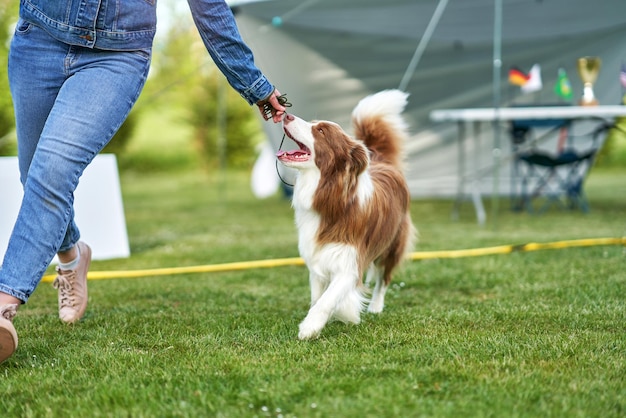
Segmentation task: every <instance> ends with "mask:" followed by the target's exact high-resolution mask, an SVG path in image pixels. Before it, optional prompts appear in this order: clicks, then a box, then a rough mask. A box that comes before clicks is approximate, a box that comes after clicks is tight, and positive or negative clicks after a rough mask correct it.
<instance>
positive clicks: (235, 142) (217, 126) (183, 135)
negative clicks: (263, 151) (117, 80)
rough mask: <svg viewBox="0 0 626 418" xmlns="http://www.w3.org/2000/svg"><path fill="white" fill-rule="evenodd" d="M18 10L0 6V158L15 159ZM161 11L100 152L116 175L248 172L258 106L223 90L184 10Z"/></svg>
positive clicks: (258, 137) (11, 4)
mask: <svg viewBox="0 0 626 418" xmlns="http://www.w3.org/2000/svg"><path fill="white" fill-rule="evenodd" d="M18 6H19V2H17V1H14V0H0V29H2V30H0V155H15V153H16V146H15V135H14V119H13V109H12V103H11V96H10V92H9V87H8V80H7V56H8V48H9V43H10V38H11V36H12V33H13V28H14V25H15V22H16V21H17V15H18ZM166 7H168V8H169V10H168V11H167V16H168V21H169V22H168V24H167V25H166V28H165V31H163V29H162V28H161V27H159V32H158V33H157V38H156V40H155V44H154V50H153V58H152V68H151V71H150V75H149V77H148V80H147V82H146V86H145V88H144V91H143V92H142V94H141V97H140V98H139V100H138V102H137V104H136V106H135V107H134V109H133V110H132V111H131V113H130V115H129V117H128V118H127V120H126V121H125V122H124V124H123V125H122V127H121V128H120V129H119V131H118V132H117V134H116V135H115V136H114V137H113V139H112V140H111V142H110V143H109V144H108V145H107V146H106V147H105V149H104V150H103V152H105V153H114V154H116V156H117V158H118V163H119V165H120V167H121V168H122V169H138V170H142V171H145V170H176V169H186V168H189V167H190V166H191V167H201V168H203V169H206V170H208V171H212V170H214V169H217V168H225V167H228V168H232V169H249V168H251V167H252V164H253V163H254V160H255V159H256V155H257V151H256V150H257V147H258V144H259V143H260V142H261V141H263V133H262V130H261V121H260V118H259V117H258V116H257V115H256V113H258V111H257V110H256V107H251V106H249V105H248V103H247V102H246V101H245V100H244V99H243V98H242V97H240V96H239V94H238V93H237V92H235V91H234V90H233V89H232V88H231V87H230V86H228V83H227V81H226V78H225V77H224V76H223V75H222V74H221V73H220V72H219V70H218V69H217V67H216V66H215V64H214V63H213V61H212V60H211V58H210V57H209V55H208V53H207V51H206V49H205V48H204V45H203V44H202V41H201V39H200V37H199V35H198V32H197V30H196V27H195V25H194V24H193V22H192V20H191V16H190V13H189V10H188V9H187V8H184V7H183V8H181V7H178V6H177V5H176V3H171V5H170V3H167V4H166Z"/></svg>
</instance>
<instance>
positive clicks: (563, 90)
mask: <svg viewBox="0 0 626 418" xmlns="http://www.w3.org/2000/svg"><path fill="white" fill-rule="evenodd" d="M554 93H556V95H557V96H559V97H560V98H562V99H563V100H568V101H569V100H572V84H571V83H570V82H569V78H567V73H566V72H565V70H564V69H563V68H559V75H558V76H557V80H556V84H555V85H554Z"/></svg>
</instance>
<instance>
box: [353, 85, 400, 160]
mask: <svg viewBox="0 0 626 418" xmlns="http://www.w3.org/2000/svg"><path fill="white" fill-rule="evenodd" d="M408 96H409V95H408V94H407V93H405V92H402V91H400V90H383V91H381V92H379V93H376V94H372V95H370V96H367V97H365V98H364V99H362V100H361V101H360V102H359V103H358V104H357V105H356V107H355V108H354V110H353V111H352V123H353V125H354V134H355V136H356V137H357V138H358V139H360V140H362V141H363V142H364V143H365V146H366V147H367V148H368V149H369V150H370V152H371V158H372V159H373V160H378V161H384V162H387V163H389V164H393V165H394V166H396V167H399V168H401V167H402V159H403V144H404V142H405V141H406V138H407V136H408V129H407V125H406V122H405V121H404V119H403V118H402V112H403V111H404V108H405V106H406V104H407V98H408Z"/></svg>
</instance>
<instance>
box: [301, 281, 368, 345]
mask: <svg viewBox="0 0 626 418" xmlns="http://www.w3.org/2000/svg"><path fill="white" fill-rule="evenodd" d="M357 282H358V277H356V276H355V275H352V274H345V273H344V274H342V275H338V276H335V277H333V278H332V279H331V282H330V284H329V286H328V288H327V289H326V291H325V292H324V293H323V294H322V296H321V297H320V298H319V299H318V300H317V302H316V303H315V304H314V305H313V306H311V309H309V313H308V314H307V316H306V318H304V320H303V321H302V323H300V332H299V333H298V338H299V339H301V340H308V339H312V338H316V337H318V336H319V334H320V332H322V329H323V328H324V326H325V325H326V323H327V322H328V321H329V320H330V318H331V317H333V316H334V315H335V314H337V313H338V312H337V309H338V308H340V309H341V310H342V312H341V317H342V319H347V320H349V322H355V323H358V322H359V321H360V310H361V306H362V305H361V302H360V301H361V300H362V297H358V296H356V295H355V293H356V294H358V293H359V292H358V289H357V288H356V286H357ZM356 301H358V302H359V303H356V304H355V302H356ZM355 305H356V306H355ZM347 310H349V311H350V312H349V313H348V312H346V311H347Z"/></svg>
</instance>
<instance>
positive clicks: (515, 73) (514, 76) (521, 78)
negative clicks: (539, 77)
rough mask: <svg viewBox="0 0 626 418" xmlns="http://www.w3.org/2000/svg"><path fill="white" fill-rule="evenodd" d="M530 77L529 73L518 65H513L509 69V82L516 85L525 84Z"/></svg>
mask: <svg viewBox="0 0 626 418" xmlns="http://www.w3.org/2000/svg"><path fill="white" fill-rule="evenodd" d="M529 78H530V76H529V75H528V74H526V73H524V72H523V71H522V70H520V69H519V68H517V67H512V68H511V69H510V70H509V83H511V84H513V85H515V86H520V87H521V86H523V85H524V84H526V83H527V82H528V79H529Z"/></svg>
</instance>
